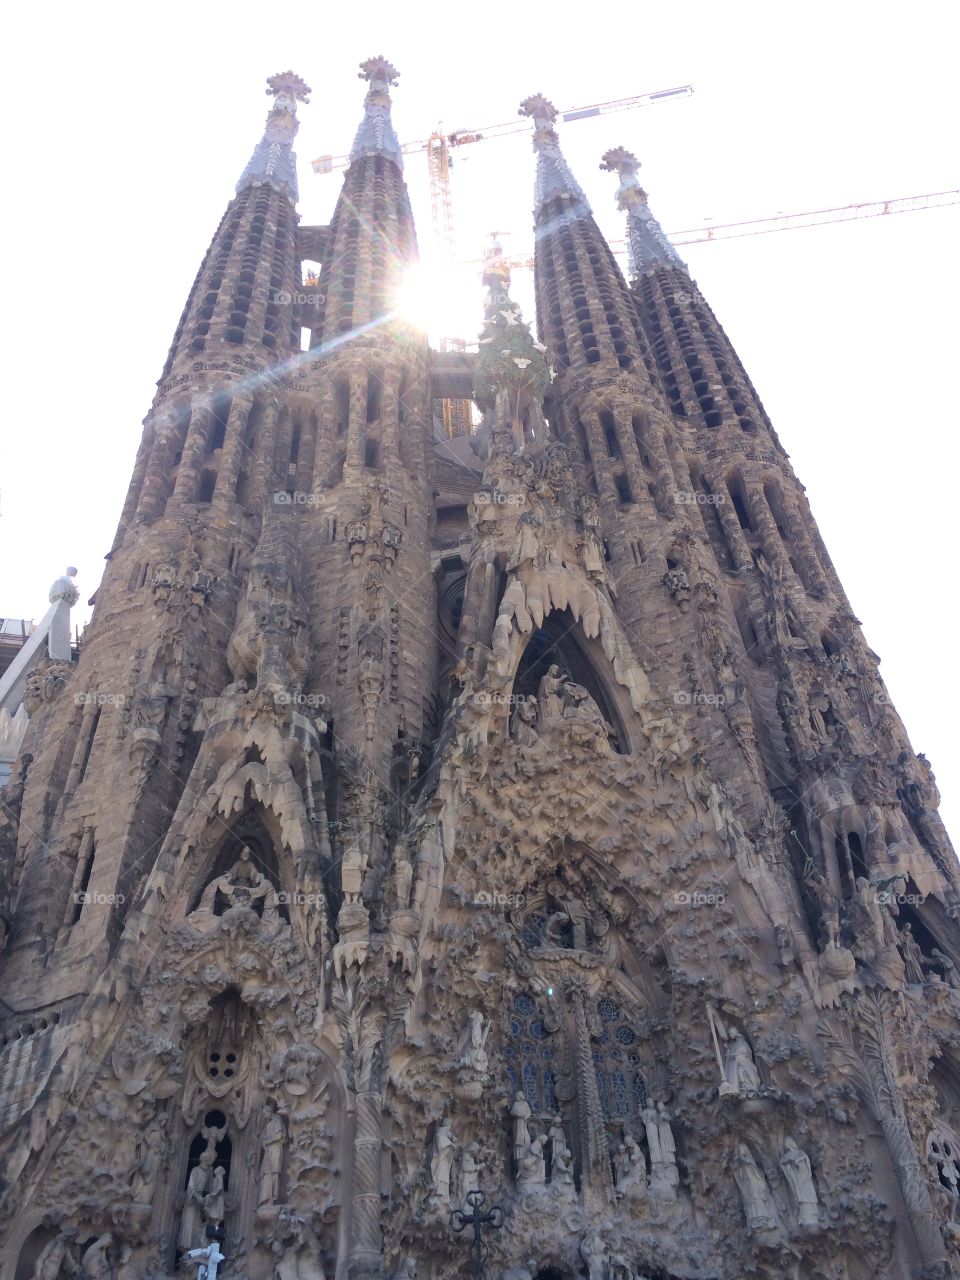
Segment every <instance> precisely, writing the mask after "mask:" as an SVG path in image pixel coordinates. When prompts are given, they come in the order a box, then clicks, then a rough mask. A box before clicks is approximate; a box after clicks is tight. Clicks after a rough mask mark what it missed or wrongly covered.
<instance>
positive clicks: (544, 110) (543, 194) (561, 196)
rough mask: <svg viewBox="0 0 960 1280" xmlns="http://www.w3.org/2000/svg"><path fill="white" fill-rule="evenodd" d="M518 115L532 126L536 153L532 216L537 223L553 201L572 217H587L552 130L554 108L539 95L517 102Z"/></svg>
mask: <svg viewBox="0 0 960 1280" xmlns="http://www.w3.org/2000/svg"><path fill="white" fill-rule="evenodd" d="M519 114H520V115H522V116H530V117H531V118H532V119H533V123H534V133H533V149H534V151H535V152H536V153H537V181H536V186H535V188H534V214H535V217H536V220H537V223H538V224H539V222H540V220H541V217H542V216H543V215H544V213H545V212H546V210H547V206H549V205H550V204H551V202H552V201H554V200H557V201H561V202H563V203H565V204H567V205H569V206H570V211H571V214H572V216H573V217H575V218H584V217H588V216H589V215H590V212H591V210H590V205H589V204H588V203H587V197H586V196H585V195H584V194H583V191H582V189H581V187H580V184H579V183H578V182H577V180H576V178H575V177H574V176H573V173H572V171H571V169H570V166H569V165H568V164H567V162H566V160H565V159H564V157H563V152H562V151H561V150H560V139H559V137H558V136H557V131H556V129H554V127H553V126H554V122H555V121H556V118H557V109H556V107H555V106H554V105H553V103H552V102H550V101H549V100H548V99H547V98H545V97H544V96H543V94H542V93H535V94H534V95H533V97H531V98H525V99H524V101H523V102H521V104H520V112H519Z"/></svg>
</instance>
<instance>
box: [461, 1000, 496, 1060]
mask: <svg viewBox="0 0 960 1280" xmlns="http://www.w3.org/2000/svg"><path fill="white" fill-rule="evenodd" d="M489 1034H490V1024H489V1023H486V1025H485V1024H484V1020H483V1014H482V1013H481V1012H480V1010H479V1009H473V1010H471V1012H470V1014H469V1015H468V1017H467V1025H466V1026H465V1027H464V1028H463V1030H462V1031H461V1033H460V1040H459V1043H458V1044H457V1066H458V1067H469V1068H470V1069H471V1070H473V1071H476V1072H478V1073H479V1074H480V1075H484V1074H485V1073H486V1070H487V1054H486V1050H485V1049H484V1047H483V1046H484V1045H485V1044H486V1041H487V1036H488V1035H489Z"/></svg>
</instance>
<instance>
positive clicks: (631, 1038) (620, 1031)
mask: <svg viewBox="0 0 960 1280" xmlns="http://www.w3.org/2000/svg"><path fill="white" fill-rule="evenodd" d="M617 1039H618V1040H619V1041H620V1043H621V1044H636V1042H637V1033H636V1032H635V1031H633V1030H632V1029H631V1028H630V1027H618V1028H617Z"/></svg>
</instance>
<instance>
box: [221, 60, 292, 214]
mask: <svg viewBox="0 0 960 1280" xmlns="http://www.w3.org/2000/svg"><path fill="white" fill-rule="evenodd" d="M266 92H267V95H268V97H272V98H273V99H274V103H273V106H272V107H271V108H270V111H269V113H268V114H267V123H266V126H265V128H264V131H263V137H262V138H261V139H260V141H259V143H258V144H257V147H256V149H255V151H254V153H253V155H252V156H251V157H250V163H249V164H248V165H247V167H246V168H245V169H244V171H243V173H242V174H241V175H240V181H239V182H238V183H237V194H238V195H239V194H240V192H241V191H245V190H246V189H247V187H258V186H262V185H263V184H267V185H269V186H271V187H273V188H274V190H276V191H281V192H283V194H284V195H286V196H289V197H290V199H291V200H292V201H293V202H294V203H296V200H297V196H298V192H297V158H296V156H295V155H294V154H293V139H294V137H295V136H296V132H297V129H298V128H299V127H300V122H299V121H298V120H297V103H298V102H309V101H310V99H309V97H308V94H309V93H310V86H309V85H308V84H307V82H306V81H305V80H303V79H301V78H300V76H298V75H296V74H295V73H294V72H293V71H281V72H279V73H278V74H277V75H275V76H271V77H270V78H269V80H268V81H267V90H266Z"/></svg>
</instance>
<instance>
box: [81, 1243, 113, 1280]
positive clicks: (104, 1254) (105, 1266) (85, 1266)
mask: <svg viewBox="0 0 960 1280" xmlns="http://www.w3.org/2000/svg"><path fill="white" fill-rule="evenodd" d="M113 1253H114V1250H113V1233H112V1232H111V1231H107V1232H105V1233H104V1234H103V1235H102V1236H99V1237H98V1238H97V1239H96V1240H94V1242H93V1244H92V1245H90V1247H89V1249H87V1250H86V1252H85V1253H84V1255H83V1257H82V1258H81V1259H80V1270H81V1274H82V1275H83V1276H84V1280H87V1277H89V1280H113V1275H114V1270H115V1269H114V1265H113V1261H114V1259H113Z"/></svg>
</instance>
